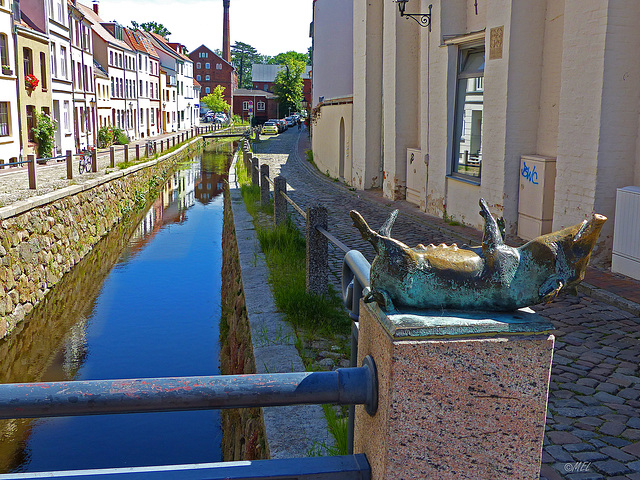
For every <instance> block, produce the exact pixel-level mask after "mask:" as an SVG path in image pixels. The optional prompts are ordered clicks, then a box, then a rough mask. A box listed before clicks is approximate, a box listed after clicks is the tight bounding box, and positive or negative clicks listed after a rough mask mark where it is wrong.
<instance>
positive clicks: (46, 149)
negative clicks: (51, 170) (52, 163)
mask: <svg viewBox="0 0 640 480" xmlns="http://www.w3.org/2000/svg"><path fill="white" fill-rule="evenodd" d="M57 129H58V126H57V125H56V121H55V120H54V119H52V118H51V117H50V116H49V115H46V114H40V113H37V112H36V126H35V127H33V128H32V129H31V130H32V131H33V135H34V137H35V139H36V143H37V144H38V157H39V158H50V157H51V156H52V154H53V147H54V146H55V143H54V141H53V134H54V133H55V131H56V130H57Z"/></svg>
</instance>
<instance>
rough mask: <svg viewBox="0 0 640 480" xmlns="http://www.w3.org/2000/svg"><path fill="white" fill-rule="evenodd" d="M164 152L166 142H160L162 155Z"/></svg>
mask: <svg viewBox="0 0 640 480" xmlns="http://www.w3.org/2000/svg"><path fill="white" fill-rule="evenodd" d="M162 152H164V140H160V153H162Z"/></svg>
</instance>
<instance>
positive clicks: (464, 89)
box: [452, 47, 484, 180]
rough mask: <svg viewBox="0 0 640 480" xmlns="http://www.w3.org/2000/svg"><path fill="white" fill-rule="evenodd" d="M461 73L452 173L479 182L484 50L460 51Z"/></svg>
mask: <svg viewBox="0 0 640 480" xmlns="http://www.w3.org/2000/svg"><path fill="white" fill-rule="evenodd" d="M458 72H459V73H458V84H457V94H456V107H455V108H456V111H455V113H456V115H455V127H454V128H455V135H454V137H453V138H454V145H453V162H452V173H453V175H455V176H460V177H468V178H470V179H476V180H478V179H480V173H481V171H482V110H483V97H484V88H483V79H484V47H477V48H467V49H463V50H461V51H460V59H459V68H458Z"/></svg>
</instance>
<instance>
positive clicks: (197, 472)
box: [0, 356, 378, 480]
mask: <svg viewBox="0 0 640 480" xmlns="http://www.w3.org/2000/svg"><path fill="white" fill-rule="evenodd" d="M317 403H332V404H338V405H356V404H360V405H364V406H365V409H366V411H367V412H368V413H369V414H370V415H374V414H375V413H376V410H377V408H378V382H377V373H376V367H375V362H374V361H373V359H372V358H371V357H370V356H367V357H365V358H364V360H363V362H362V366H361V367H350V368H339V369H337V370H335V371H331V372H296V373H274V374H260V375H221V376H208V377H179V378H147V379H128V380H87V381H72V382H49V383H22V384H3V385H0V419H9V418H40V417H54V416H76V415H104V414H114V413H140V412H163V411H178V410H203V409H220V408H244V407H267V406H283V405H303V404H317ZM121 475H126V476H127V478H133V479H142V478H153V479H158V478H162V479H164V478H167V479H169V478H170V479H204V478H207V479H264V480H267V479H271V480H285V479H291V480H293V479H300V480H302V479H309V480H311V479H314V480H333V479H335V480H338V479H344V480H351V479H353V480H356V479H361V480H365V479H369V478H370V477H371V470H370V467H369V464H368V462H367V459H366V457H365V456H364V455H345V456H339V457H311V458H296V459H286V460H265V461H246V462H230V463H225V462H223V463H212V464H200V465H169V466H153V467H134V468H113V469H101V470H78V471H67V472H42V473H25V474H8V475H0V479H23V478H69V479H71V478H78V477H99V478H100V480H104V479H109V478H121V477H120V476H121Z"/></svg>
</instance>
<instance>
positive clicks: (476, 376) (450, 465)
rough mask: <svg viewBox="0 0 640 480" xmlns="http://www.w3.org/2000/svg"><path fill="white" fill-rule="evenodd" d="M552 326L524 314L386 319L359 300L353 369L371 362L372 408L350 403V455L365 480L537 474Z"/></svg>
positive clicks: (418, 315) (402, 315) (529, 476)
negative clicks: (359, 456) (365, 472)
mask: <svg viewBox="0 0 640 480" xmlns="http://www.w3.org/2000/svg"><path fill="white" fill-rule="evenodd" d="M553 328H554V327H553V325H552V324H551V323H549V322H548V321H546V320H544V319H543V318H541V317H540V316H538V315H537V314H535V313H534V312H533V311H532V310H531V309H520V310H518V311H516V312H508V313H502V312H489V313H487V312H459V311H458V312H448V311H446V310H445V311H442V310H437V311H436V310H434V311H412V312H402V311H399V312H396V313H394V314H385V313H384V312H382V311H381V310H380V308H379V307H378V305H377V304H376V303H364V302H363V301H361V303H360V318H359V334H358V337H359V341H358V365H360V364H361V362H362V359H363V358H364V357H365V356H366V355H371V356H372V357H373V359H374V361H375V363H376V369H377V375H378V382H379V383H378V409H377V412H376V413H375V414H374V415H373V416H370V415H369V414H368V413H367V412H366V411H365V409H364V407H362V406H360V405H358V406H356V415H355V435H354V452H355V453H365V454H366V455H367V459H368V460H369V463H370V465H371V472H372V475H371V478H372V479H373V480H378V479H383V478H405V479H424V478H438V479H451V480H454V479H455V480H463V479H478V478H509V479H512V478H518V479H532V478H538V477H539V475H540V462H541V458H542V442H543V437H544V427H545V418H546V408H547V395H548V390H549V376H550V373H551V358H552V355H553V345H554V336H553V335H550V334H549V331H551V330H553Z"/></svg>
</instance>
